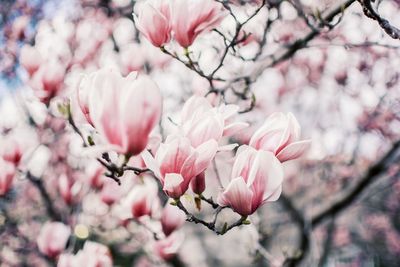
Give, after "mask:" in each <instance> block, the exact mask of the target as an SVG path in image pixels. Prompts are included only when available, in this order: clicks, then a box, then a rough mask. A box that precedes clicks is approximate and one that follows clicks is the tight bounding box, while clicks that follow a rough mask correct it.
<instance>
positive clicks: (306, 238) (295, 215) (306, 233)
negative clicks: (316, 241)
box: [279, 194, 310, 267]
mask: <svg viewBox="0 0 400 267" xmlns="http://www.w3.org/2000/svg"><path fill="white" fill-rule="evenodd" d="M279 201H280V202H281V203H282V205H283V207H284V208H285V209H286V210H287V211H288V212H289V214H290V217H291V218H292V220H293V221H294V222H295V223H296V225H297V227H298V229H299V231H300V248H299V250H300V251H299V252H300V253H298V255H295V256H294V257H290V258H287V259H286V260H285V262H284V264H283V266H287V267H293V266H296V265H297V264H299V263H300V262H301V261H302V260H303V259H304V257H305V256H306V254H307V252H308V249H309V248H310V229H309V227H308V224H307V223H306V220H305V218H304V217H303V215H302V214H301V212H300V211H299V210H298V209H297V208H296V207H295V205H294V204H293V203H292V201H291V200H290V198H288V197H286V196H285V195H284V194H282V195H281V197H280V198H279Z"/></svg>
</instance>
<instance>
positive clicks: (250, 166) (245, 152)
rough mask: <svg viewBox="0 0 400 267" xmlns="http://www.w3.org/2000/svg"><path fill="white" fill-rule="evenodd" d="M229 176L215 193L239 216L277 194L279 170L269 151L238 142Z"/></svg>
mask: <svg viewBox="0 0 400 267" xmlns="http://www.w3.org/2000/svg"><path fill="white" fill-rule="evenodd" d="M231 179H232V180H231V181H230V183H229V185H228V187H227V188H226V189H225V191H223V192H222V193H221V194H220V195H219V198H218V202H219V204H220V205H222V206H229V207H231V208H232V209H233V210H234V211H235V212H237V213H239V214H240V215H242V216H248V215H250V214H252V213H254V212H255V211H256V210H257V209H258V208H259V207H260V206H261V205H263V204H264V203H266V202H269V201H275V200H277V199H278V198H279V196H280V194H281V192H282V182H283V170H282V166H281V163H280V162H279V161H278V160H277V159H276V158H275V156H274V155H273V154H272V153H271V152H268V151H263V150H259V151H257V150H255V149H254V148H252V147H248V146H242V147H240V148H239V150H238V152H237V156H236V160H235V162H234V164H233V169H232V175H231Z"/></svg>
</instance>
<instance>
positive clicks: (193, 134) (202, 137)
mask: <svg viewBox="0 0 400 267" xmlns="http://www.w3.org/2000/svg"><path fill="white" fill-rule="evenodd" d="M238 111H239V106H237V105H233V104H230V105H225V104H223V105H221V106H219V107H213V106H212V105H211V104H210V103H209V102H208V100H207V99H206V98H205V97H199V96H192V97H190V98H189V99H188V100H187V101H186V102H185V104H184V105H183V108H182V113H181V123H182V125H181V131H182V134H183V135H184V136H186V137H187V138H188V139H189V140H190V141H191V144H192V146H194V147H197V146H199V145H201V144H202V143H204V142H206V141H208V140H211V139H213V140H215V141H217V142H219V141H220V140H221V138H222V137H223V136H231V135H233V134H234V133H237V132H238V131H240V130H242V129H244V128H246V127H247V126H248V124H247V123H245V122H232V117H233V116H234V115H235V114H237V112H238Z"/></svg>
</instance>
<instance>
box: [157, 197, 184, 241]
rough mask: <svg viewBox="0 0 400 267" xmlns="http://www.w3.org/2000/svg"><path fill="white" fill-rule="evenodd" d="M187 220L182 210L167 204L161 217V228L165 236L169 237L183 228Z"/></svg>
mask: <svg viewBox="0 0 400 267" xmlns="http://www.w3.org/2000/svg"><path fill="white" fill-rule="evenodd" d="M185 220H186V216H185V214H184V213H183V212H182V211H181V210H179V209H178V208H177V207H175V206H172V205H170V204H169V203H167V204H166V205H165V207H164V209H163V211H162V215H161V226H162V230H163V232H164V234H165V235H166V236H169V235H170V234H171V233H172V232H174V231H175V230H176V229H178V228H179V227H181V226H182V225H183V224H184V223H185Z"/></svg>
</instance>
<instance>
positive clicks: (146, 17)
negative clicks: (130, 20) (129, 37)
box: [134, 0, 171, 47]
mask: <svg viewBox="0 0 400 267" xmlns="http://www.w3.org/2000/svg"><path fill="white" fill-rule="evenodd" d="M135 9H136V13H138V15H137V16H136V15H134V18H135V24H136V27H137V29H138V30H139V31H140V32H141V33H142V34H143V35H144V36H145V37H146V38H147V40H149V41H150V42H151V43H152V44H153V45H154V46H157V47H161V46H163V45H164V44H166V43H168V42H169V41H170V40H171V8H170V5H169V0H148V1H145V2H144V3H139V4H137V6H135Z"/></svg>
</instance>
